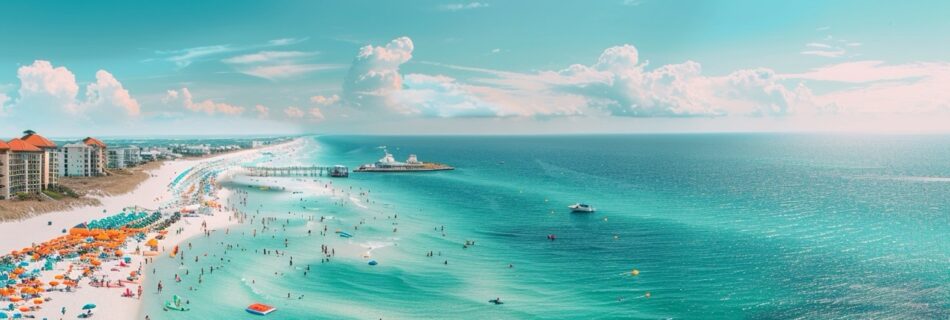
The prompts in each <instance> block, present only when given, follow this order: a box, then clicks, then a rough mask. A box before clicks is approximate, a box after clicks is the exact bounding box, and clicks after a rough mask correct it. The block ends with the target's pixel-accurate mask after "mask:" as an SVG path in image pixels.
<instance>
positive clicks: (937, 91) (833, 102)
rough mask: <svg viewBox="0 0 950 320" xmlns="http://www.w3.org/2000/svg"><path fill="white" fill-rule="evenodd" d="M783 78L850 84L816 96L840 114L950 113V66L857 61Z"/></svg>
mask: <svg viewBox="0 0 950 320" xmlns="http://www.w3.org/2000/svg"><path fill="white" fill-rule="evenodd" d="M781 77H783V78H787V79H803V80H814V81H827V82H837V83H844V84H849V86H846V87H845V88H844V89H840V90H834V91H831V92H828V93H826V94H823V95H819V96H816V99H817V100H818V101H820V104H823V105H830V106H833V108H834V109H835V111H836V112H838V113H849V114H854V113H870V114H927V113H930V114H933V113H944V114H946V113H947V112H950V90H947V83H950V62H916V63H906V64H897V65H889V64H886V63H884V62H883V61H856V62H845V63H839V64H835V65H830V66H824V67H820V68H816V69H813V70H811V71H808V72H805V73H799V74H785V75H781Z"/></svg>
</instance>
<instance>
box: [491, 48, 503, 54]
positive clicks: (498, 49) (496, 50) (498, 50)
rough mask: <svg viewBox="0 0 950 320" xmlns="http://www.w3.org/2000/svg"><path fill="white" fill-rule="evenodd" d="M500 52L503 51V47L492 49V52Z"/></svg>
mask: <svg viewBox="0 0 950 320" xmlns="http://www.w3.org/2000/svg"><path fill="white" fill-rule="evenodd" d="M500 52H501V48H495V49H491V53H493V54H494V53H500Z"/></svg>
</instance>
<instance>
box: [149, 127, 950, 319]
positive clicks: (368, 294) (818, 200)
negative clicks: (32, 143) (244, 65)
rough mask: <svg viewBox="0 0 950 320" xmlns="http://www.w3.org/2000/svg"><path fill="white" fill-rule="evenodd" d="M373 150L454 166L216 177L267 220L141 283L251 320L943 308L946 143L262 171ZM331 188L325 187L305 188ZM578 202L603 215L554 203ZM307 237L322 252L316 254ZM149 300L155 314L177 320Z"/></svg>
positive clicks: (354, 147)
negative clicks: (265, 228)
mask: <svg viewBox="0 0 950 320" xmlns="http://www.w3.org/2000/svg"><path fill="white" fill-rule="evenodd" d="M379 145H387V146H389V147H390V151H391V152H392V153H394V154H395V155H396V157H397V158H398V159H404V158H405V157H406V156H407V155H408V153H415V154H418V155H419V158H420V160H422V161H437V162H445V163H448V164H451V165H454V166H456V167H457V168H458V169H457V170H455V171H447V172H432V173H415V174H372V173H353V174H351V177H350V178H349V179H333V180H331V179H329V178H318V179H319V180H320V182H315V181H313V179H303V180H307V181H301V179H294V178H284V179H283V180H281V181H278V182H277V183H281V184H284V185H287V186H288V190H286V191H273V190H268V191H264V190H260V189H259V188H256V187H248V185H249V184H255V183H262V182H260V181H256V182H255V181H250V180H246V179H245V180H242V179H243V178H240V177H239V178H237V179H236V180H235V181H232V182H227V183H226V184H225V187H228V188H233V189H237V190H243V191H246V192H247V193H248V196H247V202H248V204H247V206H246V211H247V212H248V213H249V214H252V215H257V210H258V209H260V213H259V215H257V218H258V219H259V218H260V217H262V216H266V217H277V218H278V219H279V222H275V223H271V226H272V227H274V228H276V229H277V230H274V231H271V232H268V233H263V234H258V236H257V237H250V236H249V235H250V232H251V230H252V229H254V228H258V227H260V226H259V224H255V225H247V224H245V225H238V226H234V227H232V228H231V230H230V234H229V235H224V234H223V233H222V232H216V233H215V234H214V235H213V236H212V237H210V238H203V237H201V238H195V239H192V240H191V242H192V245H193V246H194V249H192V250H191V251H188V252H186V259H193V253H203V252H208V253H209V257H201V258H200V260H201V262H200V263H197V264H196V263H193V260H191V261H192V262H187V261H189V260H186V263H185V267H187V268H191V269H189V271H190V273H191V275H189V276H186V277H185V279H184V281H183V282H182V283H180V284H175V283H174V281H173V279H174V274H175V273H179V274H182V273H183V272H184V269H179V266H178V265H179V263H180V261H175V260H171V259H167V258H162V259H159V260H160V261H159V262H158V272H157V275H156V276H151V277H150V278H149V279H148V281H149V283H148V284H147V287H146V288H149V289H151V288H154V286H155V282H156V281H157V280H162V281H163V283H164V284H165V285H166V290H165V292H164V293H163V295H162V297H161V299H162V301H164V300H167V299H170V297H171V294H179V295H182V296H185V297H186V298H187V299H188V300H189V302H190V306H191V307H192V310H191V311H188V314H187V317H189V318H196V319H210V318H228V319H235V318H255V317H254V316H252V315H249V314H247V313H245V312H244V310H243V309H244V307H246V306H247V305H248V304H250V303H253V302H262V303H267V304H271V305H274V306H276V307H277V308H278V309H279V310H278V311H277V312H275V313H274V314H272V315H270V316H268V318H274V319H340V318H356V319H365V318H384V319H393V318H402V319H414V318H502V319H509V318H510V319H514V318H580V319H591V318H816V317H817V318H836V317H843V318H901V319H908V318H929V319H935V318H936V319H946V318H948V317H950V272H948V270H950V240H948V239H950V238H948V237H947V235H948V234H950V197H947V194H950V182H948V181H950V138H948V137H942V136H864V137H862V136H819V135H764V134H763V135H632V136H563V137H561V136H547V137H365V136H360V137H320V138H315V139H313V140H310V141H308V143H307V144H306V146H305V147H304V148H302V149H301V150H298V151H299V152H300V153H299V154H279V155H275V156H273V157H267V158H265V159H262V160H260V161H258V162H259V163H268V164H274V165H279V164H300V163H320V164H337V163H340V164H345V165H348V166H351V167H355V166H357V165H359V164H361V163H365V162H372V161H374V160H375V159H377V158H379V157H380V156H381V152H380V150H378V149H377V148H376V146H379ZM330 181H332V184H333V186H334V187H335V188H337V189H338V190H341V191H340V192H338V193H337V194H336V195H334V196H322V195H316V193H317V192H316V190H319V189H320V188H323V187H324V185H325V184H327V183H330ZM350 187H352V190H353V191H350ZM366 190H369V196H368V197H361V196H360V195H359V193H360V192H364V191H366ZM294 191H300V192H303V194H293V192H294ZM344 192H352V194H344ZM351 197H352V198H355V199H357V201H353V200H352V199H350V198H351ZM301 198H302V200H301ZM367 198H368V199H369V202H366V199H367ZM578 201H583V202H589V203H591V204H593V205H594V206H595V207H597V208H598V212H597V213H594V214H571V213H568V212H567V209H566V206H567V205H569V204H572V203H574V202H578ZM356 202H361V204H360V205H357V203H356ZM288 212H290V213H291V214H288ZM394 214H398V218H394V217H393V215H394ZM320 216H325V217H330V216H332V217H333V218H332V219H328V220H326V222H325V223H326V225H327V227H328V229H329V230H330V231H331V232H330V233H329V234H328V235H327V236H321V235H319V234H318V230H322V226H323V224H321V223H319V221H309V219H310V217H315V218H314V219H315V220H318V219H319V217H320ZM360 221H365V223H364V224H362V225H360V224H359V223H360ZM285 223H286V224H287V225H286V230H284V228H283V226H282V225H283V224H285ZM354 225H359V230H354V229H353V226H354ZM441 226H444V228H445V236H443V234H442V232H441V231H439V230H440V228H441ZM393 228H398V231H397V232H393ZM336 229H341V230H347V232H350V233H353V234H354V237H352V238H349V239H344V238H340V237H338V236H336V234H334V233H332V231H333V230H336ZM307 230H313V234H312V235H307ZM242 232H243V233H244V235H243V236H242ZM548 234H556V235H557V240H555V241H549V240H547V239H546V236H547V235H548ZM271 235H273V236H274V238H273V239H271V238H270V237H269V236H271ZM285 238H286V239H288V247H287V248H284V239H285ZM465 240H474V241H475V242H476V245H474V246H471V247H469V248H463V243H464V242H465ZM222 242H223V243H231V244H240V246H241V247H242V248H244V249H245V250H247V251H243V252H239V251H231V252H229V253H227V255H226V256H225V255H224V251H223V249H222V245H221V244H220V243H222ZM321 244H327V245H329V246H331V247H334V248H336V249H337V250H338V251H339V252H338V254H337V255H336V256H335V257H333V258H332V259H331V262H329V263H323V262H321V257H322V255H321V254H320V252H319V248H320V245H321ZM368 247H373V248H374V249H373V250H372V251H371V255H372V259H375V260H377V261H379V265H377V266H369V265H368V264H367V263H366V262H367V261H368V259H366V258H363V257H361V256H362V255H363V254H365V253H366V252H367V251H369V248H368ZM265 248H267V249H269V250H274V249H277V250H281V251H284V250H286V255H285V256H281V257H275V256H273V255H262V254H255V253H254V250H258V251H260V250H263V249H265ZM430 250H431V251H433V252H434V253H436V254H438V253H441V256H439V255H436V256H435V257H427V256H426V253H427V252H428V251H430ZM214 255H217V256H214ZM290 256H293V257H294V266H293V267H291V266H290V265H289V263H288V260H289V259H288V258H289V257H290ZM166 257H167V256H166ZM221 258H224V259H225V260H223V261H222V260H220V259H221ZM213 260H218V261H216V262H215V263H212V261H213ZM446 261H447V262H448V264H445V262H446ZM211 264H217V265H223V268H221V269H218V270H215V272H214V274H206V275H205V276H204V277H203V279H202V280H203V282H202V284H200V285H199V284H197V277H195V275H196V270H198V269H197V268H200V267H205V268H206V269H207V267H208V266H210V265H211ZM308 264H309V265H310V267H311V271H310V272H309V273H308V274H307V276H304V275H303V271H304V269H305V266H306V265H308ZM509 264H511V265H512V266H513V267H511V268H509ZM633 269H637V270H638V271H639V275H637V276H632V275H631V274H630V272H631V271H632V270H633ZM206 271H207V270H206ZM274 272H277V275H275V274H274ZM252 282H253V283H252ZM188 287H194V288H197V289H196V291H189V290H188ZM288 293H291V298H290V299H288V298H287V294H288ZM647 293H649V297H646V294H647ZM301 295H302V296H303V297H302V298H301V297H300V296H301ZM495 297H500V298H502V300H503V301H505V304H504V305H500V306H496V305H491V304H489V303H488V302H487V301H488V300H489V299H492V298H495ZM147 298H148V299H149V300H151V301H147V302H146V310H145V313H147V314H149V315H150V316H151V317H152V318H153V319H166V318H167V319H175V318H179V317H181V316H184V315H182V314H180V313H173V312H171V311H169V312H164V311H161V308H160V306H159V305H160V302H159V301H158V298H156V297H155V295H154V294H149V295H148V296H147Z"/></svg>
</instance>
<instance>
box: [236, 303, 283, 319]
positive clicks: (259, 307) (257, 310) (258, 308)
mask: <svg viewBox="0 0 950 320" xmlns="http://www.w3.org/2000/svg"><path fill="white" fill-rule="evenodd" d="M244 310H247V312H249V313H252V314H256V315H259V316H266V315H268V314H270V313H271V312H274V311H277V308H274V307H271V306H269V305H266V304H263V303H255V304H252V305H249V306H247V309H244Z"/></svg>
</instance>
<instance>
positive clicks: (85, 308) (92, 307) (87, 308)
mask: <svg viewBox="0 0 950 320" xmlns="http://www.w3.org/2000/svg"><path fill="white" fill-rule="evenodd" d="M95 308H96V305H95V304H92V303H87V304H86V305H84V306H82V309H83V310H89V309H95Z"/></svg>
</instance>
